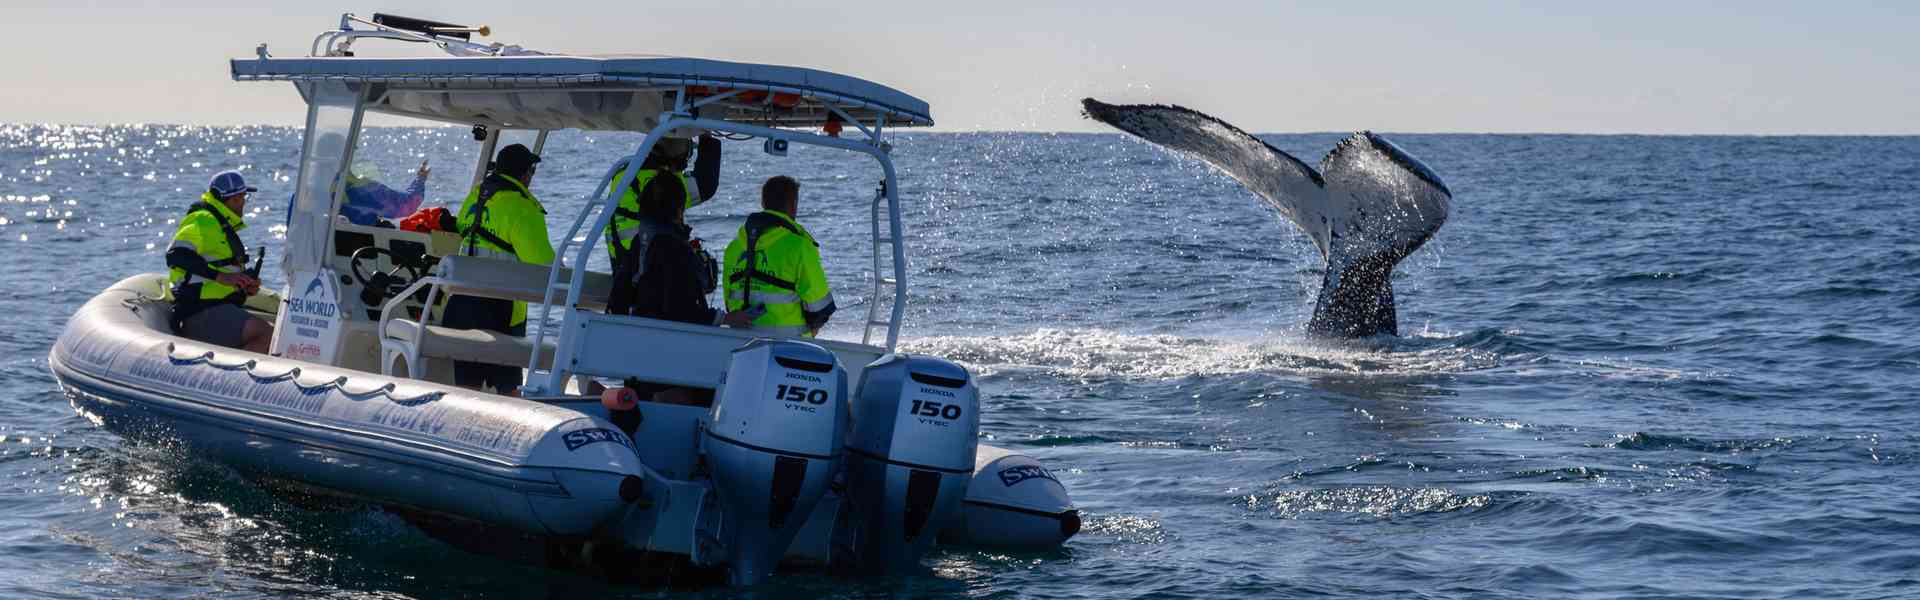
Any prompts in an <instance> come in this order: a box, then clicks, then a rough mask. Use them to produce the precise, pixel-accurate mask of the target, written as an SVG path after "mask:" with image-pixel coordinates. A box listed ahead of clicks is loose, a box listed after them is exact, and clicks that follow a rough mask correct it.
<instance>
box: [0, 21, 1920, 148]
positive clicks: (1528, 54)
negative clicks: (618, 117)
mask: <svg viewBox="0 0 1920 600" xmlns="http://www.w3.org/2000/svg"><path fill="white" fill-rule="evenodd" d="M8 4H9V6H8V8H7V9H6V11H5V12H6V13H7V14H6V19H5V21H6V22H7V24H6V25H5V31H4V35H0V65H4V68H3V69H0V72H4V73H5V74H6V76H7V77H8V78H9V79H10V80H11V81H8V82H7V85H6V86H5V87H6V92H5V93H4V94H3V95H0V122H47V121H51V122H63V123H124V122H185V123H208V124H238V123H294V122H296V121H297V120H299V118H300V117H301V115H302V111H301V107H300V105H299V100H298V96H297V95H296V94H295V93H294V91H293V89H292V86H290V85H288V84H284V83H280V84H268V83H252V84H240V83H234V82H232V81H230V80H228V77H227V65H226V59H227V58H233V57H243V56H249V55H251V53H252V51H253V47H254V46H255V45H256V44H258V43H261V42H266V43H267V44H269V47H270V48H272V49H273V51H274V53H275V54H277V55H281V56H291V55H301V54H304V53H305V52H306V48H307V45H308V43H309V42H310V41H311V40H312V39H313V36H314V34H316V33H318V32H320V31H321V30H322V29H324V28H327V27H329V26H331V25H333V24H334V23H336V22H337V20H338V17H339V13H340V12H343V11H353V12H356V13H358V14H362V15H370V14H371V13H373V12H374V11H375V10H379V11H383V12H393V13H397V14H405V15H410V16H419V17H425V18H433V19H439V20H447V21H455V22H466V23H472V24H487V25H491V26H493V28H494V31H495V34H494V37H492V38H489V40H490V41H503V42H507V43H518V44H521V45H524V46H527V47H530V48H536V49H542V50H548V51H574V52H584V53H604V52H653V53H662V54H680V55H688V56H704V57H711V58H722V59H731V60H745V61H757V62H771V63H781V64H791V65H800V66H808V67H816V68H824V69H828V70H833V71H838V72H843V73H847V74H850V75H855V76H859V77H864V78H867V79H872V80H875V81H878V82H881V83H884V84H888V85H891V86H894V87H897V88H900V89H902V90H904V91H907V92H908V93H911V94H914V95H917V96H919V97H921V98H924V99H926V100H928V101H929V102H931V103H932V104H933V108H934V117H935V119H936V120H938V121H939V122H940V126H941V127H940V128H941V129H944V130H983V129H984V130H1047V131H1053V130H1070V131H1098V130H1101V128H1100V127H1098V126H1096V125H1095V124H1093V123H1091V122H1088V121H1085V120H1083V119H1081V118H1080V117H1079V110H1078V104H1077V101H1078V99H1079V98H1081V97H1083V96H1094V97H1098V98H1101V99H1103V100H1108V101H1119V102H1169V103H1177V104H1182V105H1186V106H1188V107H1191V108H1195V109H1199V110H1202V111H1205V112H1208V113H1211V114H1214V115H1216V116H1219V117H1221V118H1224V119H1226V120H1228V121H1231V122H1233V123H1235V124H1238V125H1240V126H1242V127H1244V128H1247V129H1250V130H1254V131H1263V132H1294V131H1344V130H1354V129H1375V130H1381V131H1396V132H1589V133H1762V134H1778V133H1814V134H1826V133H1833V134H1851V133H1898V134H1920V68H1917V67H1920V3H1912V2H1884V3H1868V2H1817V3H1816V2H1800V3H1789V2H1720V3H1708V2H1617V3H1581V4H1574V3H1564V2H1551V3H1517V2H1515V3H1505V2H1502V3H1493V2H1474V3H1467V2H1369V3H1356V2H1339V3H1335V2H1326V3H1312V4H1295V3H1287V2H1136V1H1131V0H1110V1H1105V2H1046V1H1039V0H1029V1H1024V2H990V1H972V2H945V3H937V4H936V3H924V2H867V1H859V0H846V1H839V2H833V3H830V4H815V3H805V4H803V3H790V2H710V3H697V2H631V1H629V2H599V1H595V2H560V1H551V2H524V1H522V2H505V1H494V0H472V1H467V2H458V3H455V2H410V1H391V2H386V3H383V4H371V5H351V4H326V3H320V2H276V1H263V2H251V3H244V4H238V5H236V6H231V7H228V6H220V7H214V6H207V5H205V3H199V2H182V3H164V2H129V1H112V2H88V1H84V0H74V1H65V2H45V1H43V0H26V2H25V3H24V4H21V2H20V0H14V1H13V2H9V3H8ZM1598 4H1604V6H1596V5H1598ZM375 43H376V42H364V43H363V45H362V46H360V47H359V48H356V49H365V48H370V47H372V45H373V44H375Z"/></svg>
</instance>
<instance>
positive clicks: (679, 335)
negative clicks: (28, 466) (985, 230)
mask: <svg viewBox="0 0 1920 600" xmlns="http://www.w3.org/2000/svg"><path fill="white" fill-rule="evenodd" d="M476 32H479V33H482V35H484V34H485V32H484V28H469V27H462V26H457V25H449V24H444V23H435V22H429V21H421V20H417V19H408V18H403V17H392V16H387V15H375V17H374V18H373V19H361V18H359V17H355V16H353V15H345V16H343V17H342V18H341V21H340V25H339V27H338V29H336V30H331V31H327V32H325V33H322V34H321V35H320V36H319V37H318V38H316V39H315V41H314V47H313V49H312V51H311V53H310V54H311V56H309V57H304V58H275V57H273V56H271V55H269V53H268V52H267V49H266V47H265V46H264V45H262V46H261V47H260V49H259V50H258V52H257V56H256V57H255V58H247V59H235V60H233V61H232V71H233V77H234V79H235V80H239V81H286V82H292V83H293V84H294V85H295V87H296V88H298V90H299V92H300V94H301V96H302V98H304V99H305V100H306V103H307V119H306V123H307V126H306V133H305V138H304V143H303V146H302V152H301V159H300V168H299V178H298V179H297V180H296V184H295V185H296V192H295V199H294V203H293V206H292V209H291V214H290V215H289V225H288V231H287V241H286V245H285V248H284V251H283V252H282V253H281V261H280V265H281V267H282V268H283V269H284V270H285V272H286V275H287V279H286V280H287V281H288V286H287V288H286V290H285V291H283V292H282V293H279V294H272V293H266V294H262V295H258V296H255V297H253V298H252V299H250V301H249V303H248V308H249V309H250V310H252V311H254V312H255V313H256V314H258V315H259V316H261V317H262V318H265V319H269V320H272V321H273V322H274V323H275V339H274V343H273V349H274V350H273V355H272V356H267V355H260V354H254V353H249V352H245V351H241V350H236V349H230V348H222V347H214V346H211V345H208V344H203V343H200V342H196V341H192V340H188V339H185V338H181V337H178V336H176V335H174V334H173V333H172V332H171V331H170V329H169V327H168V325H167V322H168V315H169V312H170V306H171V305H170V303H169V301H168V299H167V297H166V296H167V294H168V290H167V283H166V275H165V274H164V273H155V274H144V275H135V276H133V277H129V278H127V279H125V280H123V281H121V282H120V283H118V284H115V285H114V286H112V287H110V288H108V289H107V290H106V291H104V292H101V293H100V294H99V295H98V296H95V297H94V298H93V299H92V300H91V301H89V302H87V303H86V305H84V306H82V307H81V308H80V310H79V311H78V312H76V313H75V314H74V316H73V318H72V319H71V320H70V321H68V323H67V327H66V330H65V331H64V332H63V333H62V334H61V336H60V339H59V341H58V342H57V343H56V344H55V345H54V348H53V351H52V353H51V356H50V357H49V360H48V362H49V365H50V366H51V368H52V370H53V372H54V374H55V376H56V377H57V378H58V379H59V381H60V383H61V385H62V387H63V388H64V389H65V390H66V393H67V395H68V397H69V398H70V399H71V401H72V402H73V405H74V407H75V408H76V409H77V410H79V411H80V412H81V413H82V414H85V415H87V416H88V417H89V418H91V419H93V420H94V421H95V422H97V423H100V424H101V425H103V426H105V427H107V428H109V429H112V430H114V431H116V432H120V433H122V434H124V435H128V436H133V437H142V438H160V439H164V440H167V441H169V442H170V443H176V444H179V445H181V446H182V447H184V448H186V449H187V450H188V451H190V452H193V453H196V454H197V455H200V456H205V457H210V458H213V459H216V460H219V461H221V462H223V463H225V464H228V465H231V466H233V467H234V468H236V469H238V470H240V471H241V472H243V473H246V474H248V475H250V476H254V477H257V478H259V479H262V480H265V481H268V482H271V483H274V484H278V485H280V486H292V487H294V488H296V489H299V490H302V491H304V492H310V493H315V494H320V495H323V496H336V497H341V498H347V499H351V500H355V501H364V502H371V503H375V504H379V505H382V506H388V507H392V508H394V509H396V510H399V511H401V512H402V514H409V515H424V516H428V517H431V518H434V519H442V520H451V521H452V522H455V523H470V524H475V525H479V526H484V527H503V528H507V529H510V530H513V531H518V532H521V533H524V534H529V535H533V536H541V537H545V538H547V539H548V540H549V541H558V542H560V543H565V544H574V545H576V546H579V547H594V546H597V547H608V546H612V547H616V548H619V549H621V550H622V551H624V552H626V554H622V555H623V556H636V557H644V558H645V560H634V561H633V562H632V563H631V564H624V565H623V564H614V565H611V566H610V568H612V569H615V570H618V569H623V568H625V569H645V568H649V567H648V566H647V565H658V564H661V561H660V560H656V559H660V558H663V557H664V558H666V559H667V560H670V561H678V562H677V563H675V564H680V565H691V566H692V567H693V568H698V569H706V570H711V571H714V572H716V573H718V572H724V573H725V575H726V577H727V578H728V579H729V580H730V581H731V582H733V583H736V584H750V583H753V582H756V581H759V580H761V579H763V578H765V577H767V576H768V575H769V574H770V573H771V572H772V570H773V568H774V567H775V566H776V565H777V564H779V563H781V562H783V561H786V562H795V561H798V562H804V563H812V564H826V565H829V566H831V567H832V568H833V569H834V570H835V571H837V572H844V573H853V574H890V573H902V572H911V571H913V570H914V569H917V568H919V566H918V565H919V563H920V560H921V557H922V556H923V555H924V553H925V552H926V551H927V549H928V548H929V547H930V546H931V545H932V544H933V543H934V541H935V540H936V539H945V540H948V541H950V542H958V543H969V544H987V545H994V546H1002V547H1011V548H1016V549H1044V548H1053V547H1057V546H1058V545H1060V544H1061V543H1063V542H1065V541H1066V540H1067V538H1069V537H1071V536H1072V535H1073V534H1074V533H1075V532H1077V531H1078V530H1079V526H1080V522H1079V516H1078V513H1077V512H1076V511H1075V510H1074V508H1073V506H1072V504H1071V502H1070V501H1069V499H1068V496H1067V493H1066V490H1065V488H1064V487H1062V486H1061V484H1060V482H1059V480H1058V479H1055V478H1054V476H1053V475H1052V474H1051V473H1050V472H1049V471H1048V470H1047V469H1046V468H1044V467H1043V466H1041V465H1040V463H1039V462H1037V461H1035V460H1034V459H1033V458H1031V457H1027V456H1023V455H1019V454H1015V453H1012V452H1009V451H1006V450H1001V449H996V448H989V447H985V446H980V445H978V441H977V439H978V434H979V422H980V421H979V414H978V409H979V408H980V402H979V399H978V392H977V390H976V388H975V387H974V384H973V381H972V377H971V375H970V374H969V373H967V371H966V370H965V369H964V368H961V367H959V366H958V365H955V364H953V363H951V362H948V361H944V360H941V359H938V358H934V357H927V356H910V355H904V354H897V353H894V352H893V348H894V345H895V343H896V342H897V340H898V338H899V333H900V321H901V317H902V315H903V313H904V308H905V303H906V282H907V276H906V269H905V264H906V254H905V252H906V251H905V247H904V244H903V242H904V239H905V238H904V236H903V232H902V225H901V219H900V206H899V197H898V190H899V185H897V182H896V181H895V173H894V168H893V163H892V161H891V158H890V156H889V152H890V151H891V147H890V146H889V145H888V144H887V143H886V142H885V134H886V133H887V132H888V131H889V129H890V128H892V127H902V126H925V125H931V124H932V123H933V120H932V117H931V113H930V111H929V107H928V106H927V103H926V102H923V101H921V100H918V99H916V98H913V97H912V96H909V95H907V94H904V93H901V92H899V91H896V90H893V89H890V88H887V87H885V86H881V85H878V84H875V83H872V82H868V81H863V80H860V79H855V78H852V77H847V76H844V75H838V74H834V73H828V72H824V71H817V70H812V69H804V68H796V67H784V66H773V65H756V64H743V63H732V62H722V61H714V60H703V59H691V58H606V57H586V56H563V55H552V54H545V53H540V52H533V51H528V50H525V49H522V48H519V47H517V46H502V45H499V44H492V45H482V44H478V43H474V42H471V41H470V39H471V35H472V34H473V33H476ZM367 38H373V39H382V40H398V41H404V42H419V43H426V44H431V45H433V46H436V47H438V48H439V49H440V50H442V51H444V52H445V54H447V55H448V56H435V57H423V58H357V57H355V56H354V55H353V53H352V52H351V51H350V48H351V46H352V44H353V43H354V42H355V41H357V40H361V39H367ZM368 112H375V113H384V114H391V115H401V116H407V117H415V118H421V119H429V120H435V121H442V122H447V123H454V124H459V125H463V126H474V127H475V133H476V142H477V146H478V147H477V157H478V158H477V161H476V165H475V170H474V178H473V179H474V182H475V183H477V182H478V181H479V180H480V178H481V176H482V174H483V172H484V170H485V166H486V164H487V162H488V160H489V158H490V157H491V156H492V155H493V153H494V148H495V145H496V143H497V141H498V140H499V139H500V135H501V133H502V132H503V131H514V130H525V131H530V132H534V133H535V134H536V138H535V140H536V141H535V143H534V145H535V148H534V151H535V152H536V153H538V152H539V151H540V150H541V148H540V146H543V145H544V143H545V141H546V134H547V132H548V131H551V130H556V129H584V130H613V131H642V132H646V133H647V136H646V138H645V140H644V141H642V142H641V143H640V146H639V147H638V148H636V149H635V150H634V152H633V154H632V155H631V156H620V157H609V160H608V162H609V167H608V169H607V171H606V175H604V176H603V177H601V180H600V183H599V184H598V187H597V189H596V190H595V191H594V192H593V194H592V196H591V197H590V198H588V202H587V203H586V208H585V209H584V210H583V211H582V212H581V213H580V214H579V215H577V216H576V217H575V218H574V219H573V222H572V226H571V227H570V228H569V229H568V230H567V232H566V235H565V237H563V238H561V239H560V240H559V244H558V245H557V246H556V250H557V252H558V255H559V257H558V259H557V260H556V261H555V264H554V265H552V266H550V267H549V266H539V265H526V264H521V263H518V262H513V261H506V260H499V259H493V258H485V257H475V256H460V255H458V252H457V249H458V246H459V244H458V239H457V237H455V236H453V235H451V234H446V233H434V234H423V233H416V232H409V231H401V230H396V229H383V228H374V227H361V226H356V225H351V224H347V223H346V222H345V221H344V220H340V219H337V218H336V216H335V213H336V211H337V209H338V206H339V204H340V202H341V197H342V194H341V190H342V189H343V185H342V184H343V181H344V177H345V171H346V169H345V166H346V165H348V164H350V163H351V162H352V160H353V152H354V150H355V148H356V147H357V146H358V137H359V134H360V131H361V127H360V125H361V119H362V116H363V115H365V114H366V113H368ZM842 125H844V126H848V129H849V133H857V134H858V135H857V136H850V137H846V138H843V137H840V136H839V135H838V134H839V133H840V129H841V126H842ZM815 131H822V133H815ZM704 132H715V133H721V134H725V135H727V136H728V139H733V140H741V139H745V138H749V137H751V138H761V139H762V140H764V143H765V147H766V149H767V151H768V152H770V153H776V154H778V153H781V152H783V151H784V148H785V145H786V144H788V143H793V144H807V145H812V146H818V147H824V148H833V149H840V150H846V151H850V152H855V153H859V154H865V155H867V156H870V157H872V158H873V159H875V160H876V161H877V162H878V163H879V166H880V170H881V173H880V178H879V186H878V191H877V192H876V194H875V195H874V197H873V202H872V215H873V222H872V234H873V237H872V239H873V241H874V246H873V261H874V262H873V271H872V273H873V274H872V280H871V281H869V282H867V283H868V288H867V289H868V290H869V291H870V293H871V296H870V297H869V298H868V302H867V307H868V310H867V314H866V315H865V322H864V327H863V328H862V331H863V333H862V335H861V340H860V341H859V342H852V341H839V340H825V339H811V338H799V339H777V338H768V337H764V336H763V335H755V334H754V333H753V332H751V331H743V330H735V329H726V328H720V327H704V326H696V325H688V324H684V323H676V322H668V321H660V320H654V319H646V318H640V317H631V316H623V315H608V314H605V313H604V306H605V304H606V297H607V294H608V293H609V290H610V289H611V280H610V278H609V277H608V276H607V275H606V274H603V273H593V272H589V271H588V270H586V269H584V268H580V267H581V266H582V265H586V264H588V259H589V258H590V257H591V255H592V253H593V252H596V251H597V248H599V247H601V244H600V243H599V239H600V235H601V232H603V231H605V230H606V228H607V224H608V222H609V219H610V218H611V217H612V215H613V212H614V211H613V208H614V207H615V206H617V202H618V199H619V196H620V194H618V193H616V192H617V191H618V190H622V189H625V188H626V187H627V186H628V185H629V184H630V180H631V179H632V178H633V175H634V172H633V171H628V172H627V173H626V175H625V176H623V177H622V178H621V179H620V180H619V181H617V182H613V185H611V186H609V185H607V184H606V180H607V179H608V178H611V177H612V176H613V175H614V173H615V172H616V171H618V170H620V169H621V168H622V167H623V166H624V165H625V164H629V163H631V164H638V163H639V161H640V159H641V158H643V157H645V156H647V155H648V152H649V151H650V149H651V148H652V147H653V145H654V144H655V143H656V142H658V141H659V140H661V139H662V138H689V137H693V136H697V135H699V134H701V133H704ZM462 192H464V190H462ZM455 198H456V197H455V196H452V195H448V196H445V197H443V198H442V200H443V201H453V202H455V203H457V200H455ZM183 202H184V200H183ZM156 262H158V260H157V258H156ZM368 271H372V272H373V273H374V274H373V275H371V276H370V275H368V274H367V272H368ZM449 295H467V296H477V297H486V298H501V299H510V300H522V301H527V302H531V303H537V306H538V310H537V311H536V314H535V315H533V316H532V318H530V319H529V322H530V323H533V324H534V327H533V329H534V332H533V333H532V334H531V335H530V337H529V338H524V339H523V338H515V337H510V336H504V335H500V334H497V333H493V332H487V331H471V330H456V329H450V328H446V327H441V326H439V325H436V324H435V319H436V317H437V316H438V310H437V306H438V305H439V303H440V300H442V299H444V298H445V297H447V296H449ZM883 307H884V308H883ZM843 318H844V315H843ZM455 360H462V361H475V362H486V363H492V364H502V365H513V366H522V367H524V368H525V369H526V373H527V375H528V380H527V387H526V388H524V390H523V391H524V393H525V395H526V397H525V398H518V397H508V396H501V395H495V394H491V393H485V392H480V391H474V390H469V389H463V388H458V387H454V386H452V385H450V383H451V365H452V361H455ZM630 378H631V379H636V380H640V381H645V382H652V383H661V384H670V385H675V386H685V387H694V388H705V389H713V390H715V391H716V395H715V401H714V404H713V406H712V407H711V408H704V407H691V406H683V405H675V404H663V403H655V402H640V403H639V407H638V409H637V410H636V411H619V412H615V411H612V410H610V409H608V408H606V407H605V406H603V405H602V404H601V401H600V399H599V397H598V396H595V395H582V394H578V393H570V391H571V390H578V389H581V388H582V387H583V386H584V385H585V384H587V382H590V381H616V382H617V381H622V380H626V379H630ZM616 423H620V424H616ZM601 554H602V555H603V556H604V555H607V554H608V553H601ZM603 566H604V565H603Z"/></svg>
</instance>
